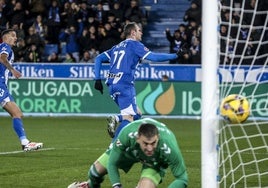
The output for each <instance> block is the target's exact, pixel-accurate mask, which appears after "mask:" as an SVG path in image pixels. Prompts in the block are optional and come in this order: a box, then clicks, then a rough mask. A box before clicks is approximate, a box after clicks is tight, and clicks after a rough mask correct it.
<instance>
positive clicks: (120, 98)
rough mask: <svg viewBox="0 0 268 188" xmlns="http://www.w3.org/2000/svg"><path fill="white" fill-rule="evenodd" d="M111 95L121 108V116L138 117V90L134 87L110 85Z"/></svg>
mask: <svg viewBox="0 0 268 188" xmlns="http://www.w3.org/2000/svg"><path fill="white" fill-rule="evenodd" d="M109 93H110V96H111V97H112V99H113V100H114V101H115V103H116V104H117V105H118V106H119V108H120V114H121V115H136V114H137V113H138V110H137V103H136V89H135V87H134V86H133V85H131V84H130V85H125V84H114V85H109Z"/></svg>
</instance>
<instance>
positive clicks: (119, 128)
mask: <svg viewBox="0 0 268 188" xmlns="http://www.w3.org/2000/svg"><path fill="white" fill-rule="evenodd" d="M129 123H130V121H128V120H126V119H124V120H123V121H122V122H121V123H120V125H119V126H118V127H117V128H116V131H115V133H114V138H113V140H112V141H114V140H116V138H117V136H118V134H119V133H120V131H121V130H122V129H123V128H124V127H125V126H126V125H127V124H129Z"/></svg>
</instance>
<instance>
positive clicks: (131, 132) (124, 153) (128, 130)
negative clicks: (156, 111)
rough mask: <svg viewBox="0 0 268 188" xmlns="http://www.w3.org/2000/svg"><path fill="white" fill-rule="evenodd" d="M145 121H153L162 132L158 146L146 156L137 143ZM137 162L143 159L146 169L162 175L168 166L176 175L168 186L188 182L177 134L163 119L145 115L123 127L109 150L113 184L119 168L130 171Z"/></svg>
mask: <svg viewBox="0 0 268 188" xmlns="http://www.w3.org/2000/svg"><path fill="white" fill-rule="evenodd" d="M143 123H149V124H153V125H155V126H156V127H157V128H158V131H159V141H158V145H157V148H156V150H155V152H154V154H153V155H152V156H146V155H145V154H144V153H143V151H142V150H141V149H140V146H139V144H138V143H137V142H136V137H137V135H138V129H139V126H140V125H141V124H143ZM137 162H141V163H142V164H143V168H152V169H154V170H156V171H157V172H159V174H160V175H161V176H163V175H164V174H165V170H166V169H167V168H168V167H169V168H170V169H171V172H172V174H173V175H174V177H175V180H174V181H173V182H172V183H171V185H170V186H169V187H178V186H176V183H177V182H179V181H180V182H181V181H184V182H185V184H186V185H187V181H188V178H187V173H186V167H185V163H184V160H183V157H182V154H181V151H180V148H179V146H178V144H177V140H176V137H175V136H174V134H173V133H172V132H171V130H169V129H168V128H167V127H166V126H165V125H164V124H163V123H161V122H158V121H156V120H153V119H151V118H144V119H140V120H137V121H134V122H132V123H130V124H128V125H127V126H126V127H124V128H123V129H122V130H121V132H120V134H119V136H118V138H117V140H116V141H115V142H114V143H113V147H112V149H111V151H110V158H109V164H108V172H109V173H108V174H109V178H110V181H111V183H112V185H114V184H116V183H120V176H119V171H118V169H119V168H120V169H123V170H124V171H125V172H127V171H128V170H129V169H130V168H131V166H132V165H133V164H134V163H137Z"/></svg>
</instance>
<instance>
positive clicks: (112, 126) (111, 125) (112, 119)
mask: <svg viewBox="0 0 268 188" xmlns="http://www.w3.org/2000/svg"><path fill="white" fill-rule="evenodd" d="M107 121H108V127H107V131H108V133H109V135H110V136H111V137H112V138H113V137H114V133H115V130H116V128H117V126H118V122H117V120H116V116H115V115H112V116H109V117H108V118H107Z"/></svg>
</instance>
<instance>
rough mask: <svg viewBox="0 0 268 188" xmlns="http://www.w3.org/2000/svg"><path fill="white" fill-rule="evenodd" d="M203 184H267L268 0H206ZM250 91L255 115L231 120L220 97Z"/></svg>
mask: <svg viewBox="0 0 268 188" xmlns="http://www.w3.org/2000/svg"><path fill="white" fill-rule="evenodd" d="M201 49H202V90H201V91H202V95H201V96H202V115H201V126H202V128H201V185H202V188H227V187H228V188H240V187H241V188H245V187H255V188H257V187H258V188H262V187H268V1H267V0H203V1H202V47H201ZM230 94H239V95H243V96H245V97H246V98H247V99H248V100H249V103H250V106H251V108H250V111H251V113H250V117H249V118H248V120H247V121H246V122H244V123H238V124H228V123H227V122H225V121H224V120H223V119H222V118H221V116H220V115H219V106H220V102H221V100H222V99H223V98H224V97H226V96H228V95H230Z"/></svg>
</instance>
